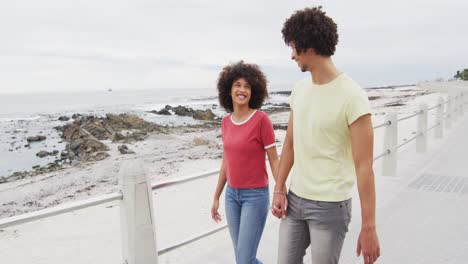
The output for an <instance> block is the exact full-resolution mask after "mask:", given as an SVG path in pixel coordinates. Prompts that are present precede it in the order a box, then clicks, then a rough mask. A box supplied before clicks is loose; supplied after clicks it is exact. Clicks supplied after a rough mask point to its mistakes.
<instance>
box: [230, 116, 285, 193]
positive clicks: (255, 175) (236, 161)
mask: <svg viewBox="0 0 468 264" xmlns="http://www.w3.org/2000/svg"><path fill="white" fill-rule="evenodd" d="M231 116H232V115H231V114H229V115H227V116H225V117H224V118H223V121H222V123H221V131H222V137H223V149H224V166H225V170H226V178H227V182H228V184H229V186H231V187H232V188H261V187H265V186H267V185H268V174H267V170H266V164H265V154H266V149H268V148H271V147H275V146H276V143H275V132H274V130H273V125H272V123H271V121H270V119H269V118H268V116H267V115H266V114H265V113H264V112H261V111H257V110H255V111H254V112H253V113H252V114H251V115H250V116H249V117H248V118H247V119H246V120H245V121H243V122H242V123H235V122H234V121H233V120H232V117H231Z"/></svg>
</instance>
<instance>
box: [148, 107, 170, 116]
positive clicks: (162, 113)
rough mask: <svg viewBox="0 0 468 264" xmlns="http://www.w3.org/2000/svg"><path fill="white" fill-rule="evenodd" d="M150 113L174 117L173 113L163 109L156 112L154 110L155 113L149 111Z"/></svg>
mask: <svg viewBox="0 0 468 264" xmlns="http://www.w3.org/2000/svg"><path fill="white" fill-rule="evenodd" d="M149 112H150V113H152V114H156V115H172V114H171V112H169V109H167V108H163V109H161V110H159V111H156V110H153V111H149Z"/></svg>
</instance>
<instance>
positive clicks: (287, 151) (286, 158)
mask: <svg viewBox="0 0 468 264" xmlns="http://www.w3.org/2000/svg"><path fill="white" fill-rule="evenodd" d="M293 163H294V150H293V148H292V146H291V145H285V146H284V148H283V150H282V152H281V159H280V163H279V166H278V176H277V179H276V185H275V190H277V191H282V190H283V189H284V186H285V183H286V180H287V179H288V175H289V171H290V170H291V168H292V165H293Z"/></svg>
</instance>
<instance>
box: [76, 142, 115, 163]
mask: <svg viewBox="0 0 468 264" xmlns="http://www.w3.org/2000/svg"><path fill="white" fill-rule="evenodd" d="M108 150H109V148H108V147H107V146H106V145H104V144H103V143H101V142H100V141H98V140H95V139H93V138H90V137H86V138H79V139H75V140H72V141H71V142H70V144H69V145H68V151H69V152H72V153H73V155H70V156H72V157H74V158H76V159H77V160H80V161H92V160H100V159H101V158H102V155H98V154H97V152H102V151H108ZM106 154H107V153H106ZM107 156H108V155H107ZM107 156H106V157H107ZM96 158H99V159H96ZM104 158H105V157H104Z"/></svg>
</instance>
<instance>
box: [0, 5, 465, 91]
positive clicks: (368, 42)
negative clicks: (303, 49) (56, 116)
mask: <svg viewBox="0 0 468 264" xmlns="http://www.w3.org/2000/svg"><path fill="white" fill-rule="evenodd" d="M311 3H313V4H315V5H323V6H324V10H326V11H327V13H328V14H329V15H330V16H332V17H333V18H334V19H335V21H336V22H337V23H338V29H339V33H340V42H339V45H338V47H337V53H336V56H335V57H334V59H335V61H336V64H337V65H338V66H339V67H340V70H342V71H345V72H348V73H349V74H350V75H352V77H353V78H355V79H356V80H357V81H358V82H360V83H361V84H362V85H363V86H370V85H373V84H375V83H379V84H380V83H384V84H392V83H401V82H417V81H419V80H423V79H432V78H434V77H445V78H447V77H450V76H453V74H452V73H454V72H455V71H456V70H457V69H460V68H463V67H468V66H467V65H466V62H467V61H468V53H466V52H463V51H464V49H465V46H466V43H467V42H468V35H467V34H464V32H463V30H462V29H463V27H464V25H466V24H468V18H467V16H466V15H465V12H464V10H467V9H468V2H466V1H461V0H460V1H456V0H447V1H444V2H442V1H435V0H434V1H422V0H415V1H403V0H395V1H392V2H385V3H382V2H379V1H371V0H365V1H364V0H361V1H345V2H343V1H313V2H311V1H306V0H301V1H277V0H273V1H267V0H259V1H246V0H241V1H231V2H229V1H228V2H226V1H214V0H202V1H188V0H183V1H149V0H148V1H143V0H136V1H128V0H123V1H111V0H102V1H91V0H85V1H73V2H70V1H61V0H44V1H40V2H38V1H32V0H23V1H10V2H5V3H4V4H3V5H2V8H1V9H0V32H2V42H0V54H1V56H2V60H1V61H0V71H1V72H2V75H0V93H6V92H31V91H56V90H60V91H74V90H84V89H85V90H86V89H106V88H108V87H114V88H115V89H120V88H121V89H124V88H126V89H144V88H157V87H179V86H183V87H186V88H190V87H192V86H193V87H201V86H208V85H213V83H214V81H215V80H216V77H217V73H218V72H219V71H220V70H221V68H222V67H223V66H224V65H226V64H227V63H229V62H231V61H237V60H240V59H244V60H245V61H248V62H253V63H257V64H259V65H260V66H262V68H263V69H264V70H265V72H266V73H267V74H268V77H269V79H270V83H271V84H272V85H273V84H278V85H279V84H289V83H294V82H295V81H296V80H297V78H301V77H302V76H304V75H303V74H301V73H300V72H299V71H298V69H297V67H296V65H295V64H293V63H292V62H291V61H290V59H289V56H290V51H289V49H288V47H286V46H285V45H284V43H283V41H282V36H281V32H280V30H281V27H282V24H283V22H284V21H285V19H286V18H287V17H289V16H290V15H291V14H292V12H293V11H294V10H297V9H300V8H303V7H305V6H310V5H311ZM181 76H184V78H183V80H182V78H181Z"/></svg>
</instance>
